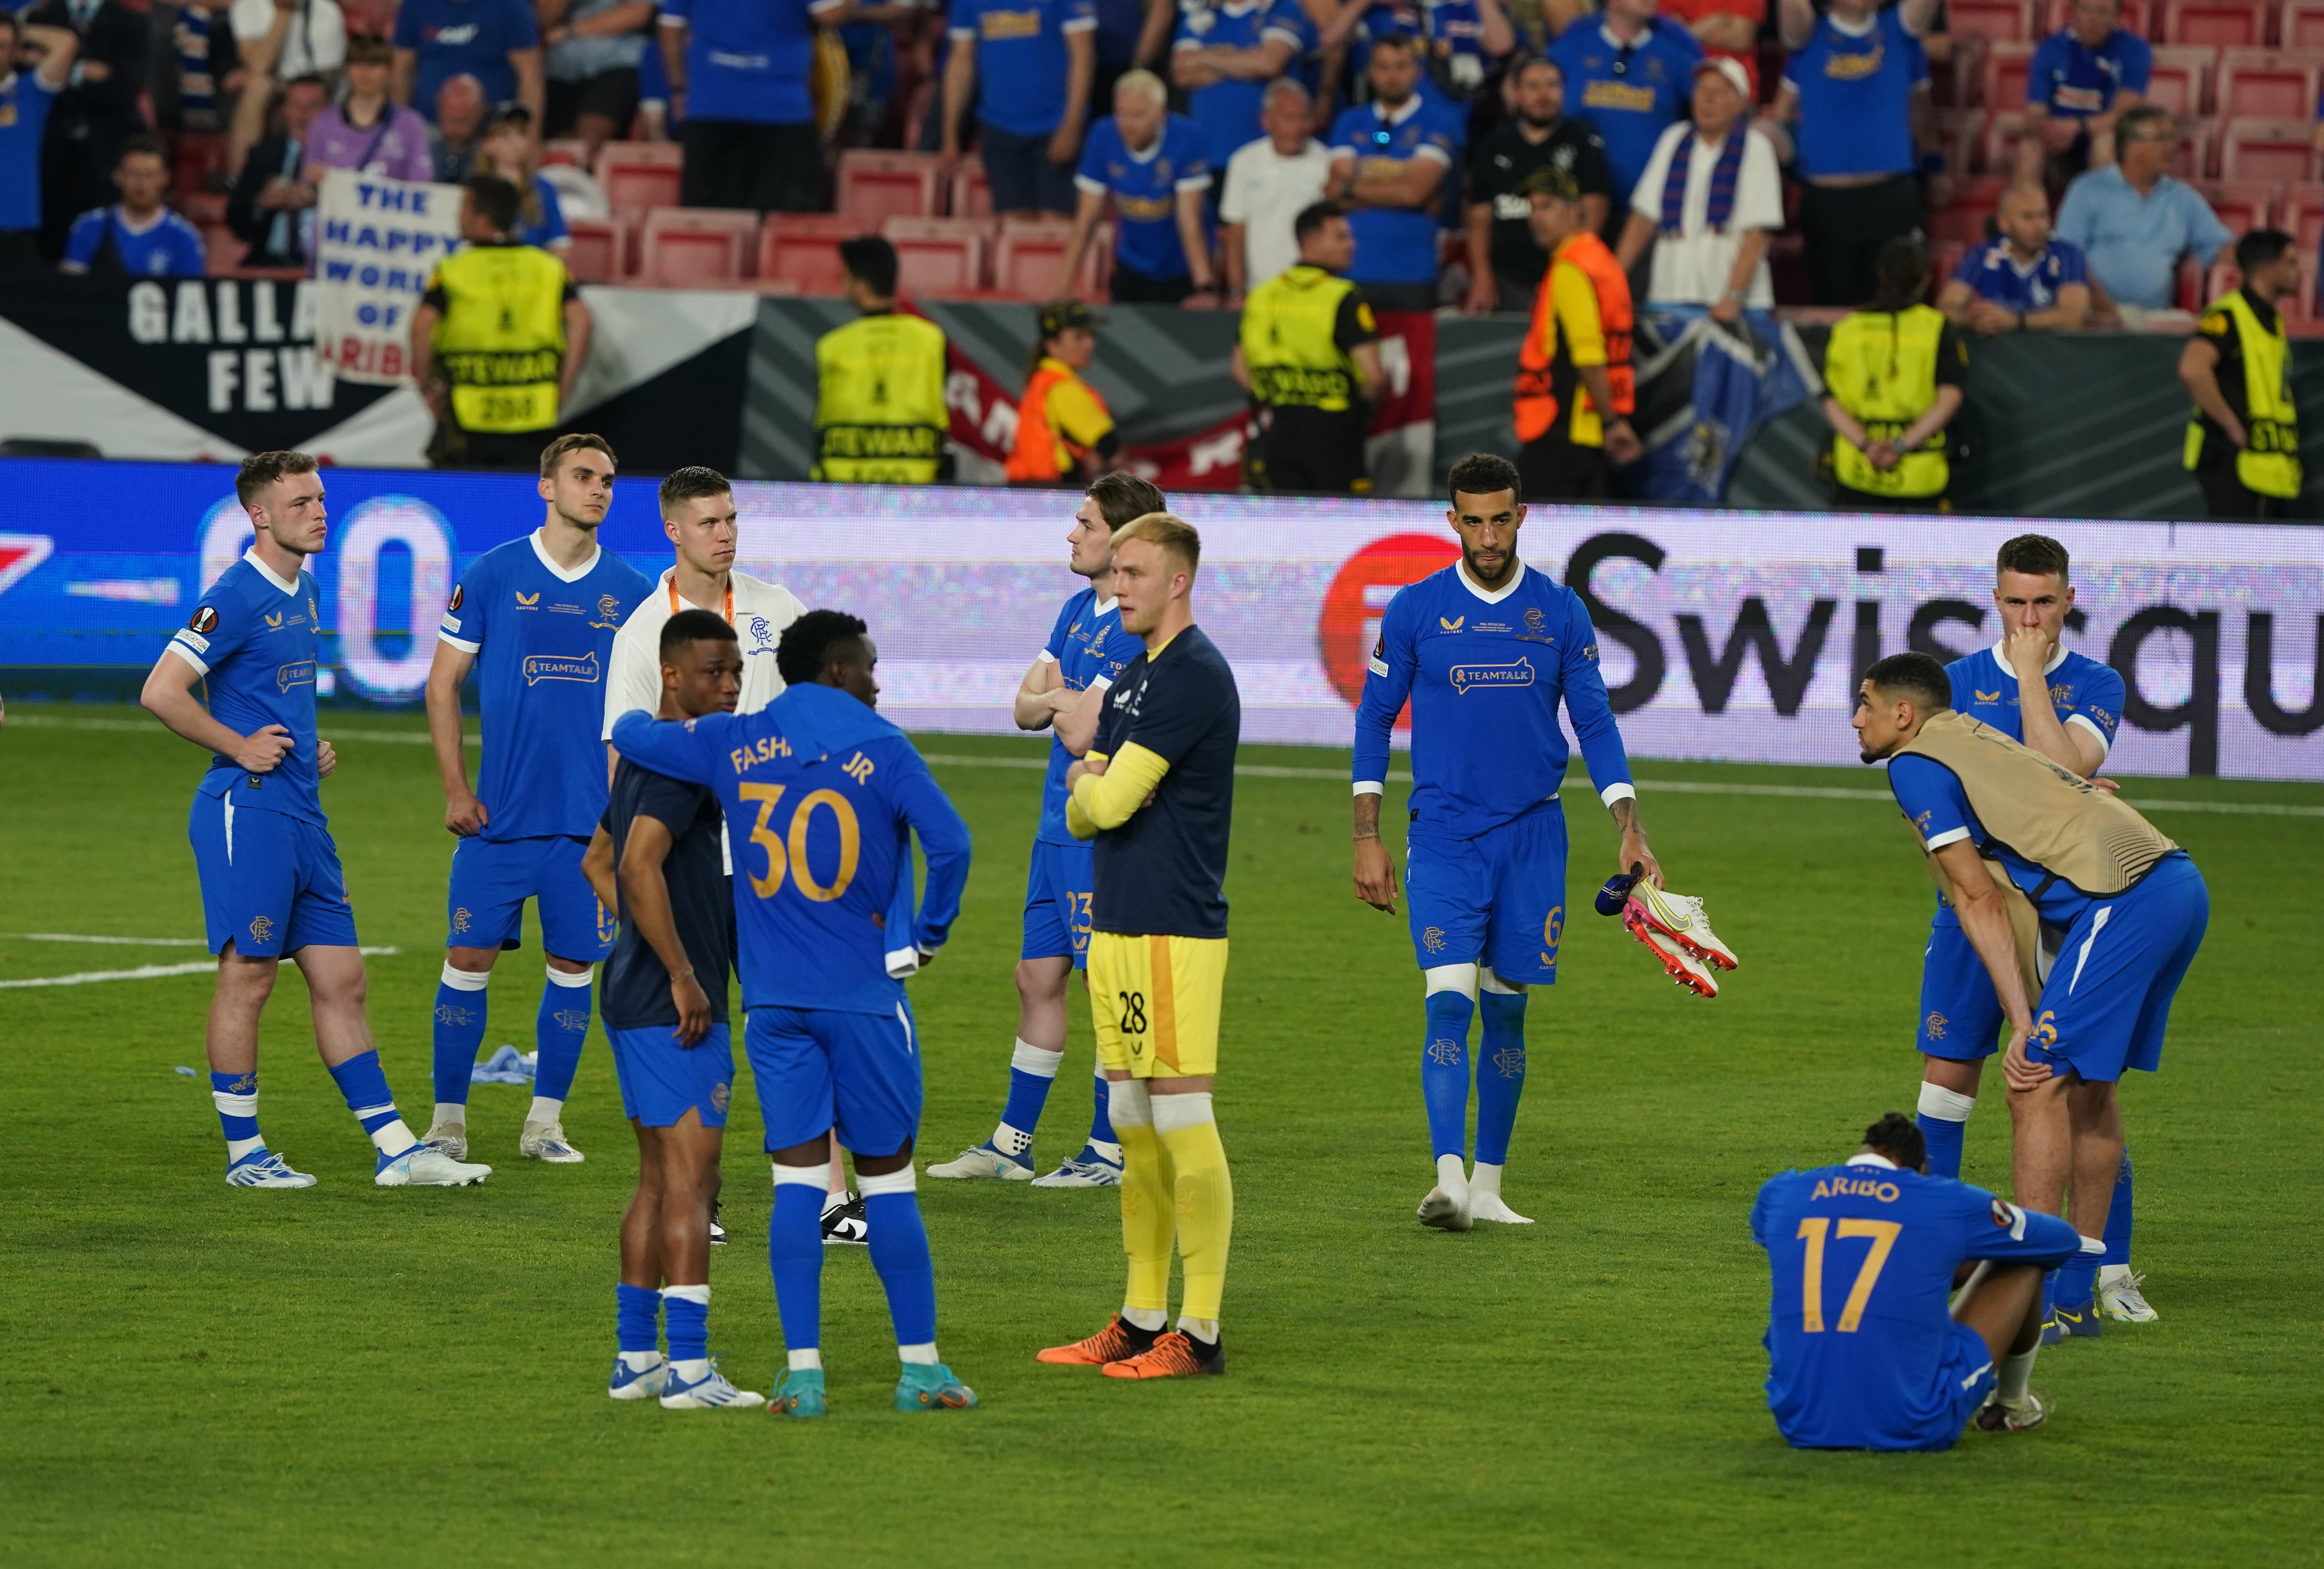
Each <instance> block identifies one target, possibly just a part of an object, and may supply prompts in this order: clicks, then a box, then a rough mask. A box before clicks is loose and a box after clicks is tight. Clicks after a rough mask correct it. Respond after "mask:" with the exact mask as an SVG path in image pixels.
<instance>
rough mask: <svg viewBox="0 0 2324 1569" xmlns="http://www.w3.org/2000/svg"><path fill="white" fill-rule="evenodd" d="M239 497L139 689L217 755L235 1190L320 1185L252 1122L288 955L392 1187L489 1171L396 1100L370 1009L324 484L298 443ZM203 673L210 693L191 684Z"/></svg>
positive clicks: (206, 810)
mask: <svg viewBox="0 0 2324 1569" xmlns="http://www.w3.org/2000/svg"><path fill="white" fill-rule="evenodd" d="M234 494H235V499H236V500H237V501H239V502H240V503H242V505H243V509H244V511H245V512H249V514H250V521H251V524H252V526H253V528H254V531H255V536H256V537H255V538H254V540H252V542H251V547H250V549H248V550H246V551H244V553H243V558H242V559H241V560H239V561H237V562H235V564H234V565H233V566H231V567H228V568H226V571H225V572H224V574H222V575H221V576H220V577H219V578H218V580H217V582H216V583H213V584H211V585H210V586H209V587H208V589H207V590H205V591H204V593H203V595H202V597H201V599H200V601H199V603H198V604H197V605H195V606H194V614H193V619H192V620H191V621H189V622H188V623H186V625H185V626H184V628H183V629H181V630H180V632H178V634H177V635H176V636H175V637H173V638H171V640H170V642H169V644H168V646H167V647H165V648H164V649H163V650H162V651H161V658H159V659H157V660H154V661H153V669H152V674H151V675H149V676H147V677H146V678H145V690H144V693H143V696H142V697H140V698H139V701H140V702H142V703H143V705H144V706H145V707H146V708H147V710H149V711H150V712H151V713H152V715H153V716H154V717H155V718H156V719H159V720H160V721H161V723H162V724H163V725H168V726H169V727H170V729H171V731H172V732H174V733H175V734H179V735H182V736H184V737H185V738H186V739H187V740H188V741H190V742H192V743H194V744H195V745H197V746H203V747H208V749H209V751H210V752H211V757H210V766H209V771H208V773H206V774H204V775H203V776H202V782H201V783H200V784H199V785H198V786H197V787H196V788H195V790H194V809H193V815H192V817H191V818H190V820H189V823H188V825H187V835H188V837H189V838H190V839H192V841H193V844H194V867H195V870H196V872H197V873H198V875H199V877H200V879H201V886H202V917H203V922H204V924H205V925H206V926H207V927H208V931H209V947H210V952H212V953H214V954H216V955H217V956H218V974H217V992H216V994H215V995H213V996H212V998H211V999H210V1016H209V1030H208V1044H209V1059H210V1100H211V1101H212V1103H215V1104H216V1105H217V1113H218V1121H219V1123H220V1125H221V1126H222V1127H223V1128H224V1130H225V1132H226V1181H227V1182H228V1183H229V1184H231V1185H232V1186H235V1187H312V1186H315V1179H314V1178H313V1177H309V1176H308V1175H307V1174H306V1173H305V1172H303V1171H293V1170H291V1168H290V1167H289V1166H287V1165H285V1164H284V1163H283V1160H282V1158H281V1156H279V1155H277V1154H275V1153H274V1152H273V1151H272V1150H270V1149H267V1147H266V1140H264V1139H263V1137H261V1136H260V1134H259V1131H258V1016H259V1014H260V1013H262V1012H263V1011H264V1010H265V1007H266V999H267V997H268V996H269V995H270V994H271V993H272V992H273V990H274V972H275V969H276V967H277V966H278V965H279V964H281V960H282V957H283V955H286V954H287V955H290V956H291V960H292V962H293V963H295V964H297V965H298V966H299V970H300V974H303V975H304V976H305V977H306V979H307V992H308V997H309V1006H310V1009H311V1011H312V1013H313V1016H314V1021H315V1049H316V1050H317V1051H318V1052H319V1053H320V1054H321V1056H322V1058H323V1066H325V1067H327V1068H329V1069H330V1070H331V1077H332V1078H333V1079H335V1080H337V1082H338V1086H339V1093H340V1094H343V1095H345V1096H346V1102H347V1110H349V1111H350V1112H354V1113H355V1120H356V1121H359V1122H361V1123H362V1124H363V1130H364V1132H365V1133H367V1134H369V1135H370V1136H371V1141H372V1143H373V1144H374V1145H375V1146H377V1148H378V1149H379V1165H378V1169H377V1170H376V1172H375V1173H374V1176H373V1178H372V1180H373V1181H374V1182H375V1183H377V1184H378V1185H379V1186H382V1187H462V1186H466V1185H468V1184H469V1183H473V1182H482V1181H483V1180H484V1178H485V1177H490V1176H491V1175H492V1171H493V1168H491V1167H489V1166H469V1165H466V1164H464V1163H462V1162H460V1161H458V1160H455V1159H452V1158H449V1157H447V1156H445V1155H443V1154H440V1153H438V1151H436V1150H433V1149H429V1148H427V1147H426V1146H424V1145H422V1144H421V1143H420V1141H419V1140H415V1139H414V1138H413V1137H412V1136H411V1131H410V1129H409V1128H406V1127H405V1126H404V1125H403V1119H402V1118H401V1117H400V1116H398V1115H397V1114H396V1111H395V1097H394V1096H392V1095H391V1094H388V1089H387V1075H386V1073H385V1072H384V1071H383V1070H382V1068H381V1067H380V1064H379V1051H378V1048H376V1047H374V1045H373V1044H372V1037H371V1021H370V1020H369V1019H367V1018H366V1017H364V962H363V955H362V954H361V953H360V952H359V951H358V950H357V948H356V946H355V916H354V914H353V912H352V911H351V910H350V909H349V907H348V900H347V888H346V879H345V878H344V877H343V876H342V875H341V873H340V871H339V849H338V846H337V844H333V843H332V842H331V835H330V829H329V827H328V826H327V825H326V823H325V821H324V818H323V806H322V799H321V790H320V785H321V781H322V780H325V779H327V778H328V777H330V774H331V771H332V770H333V769H334V768H336V767H337V763H338V760H337V757H336V756H334V755H333V753H332V752H331V746H330V743H328V742H327V741H324V740H322V739H321V738H320V737H318V735H317V734H316V733H315V660H316V656H317V653H318V650H319V647H320V642H321V637H320V630H321V627H320V623H321V621H322V615H321V613H320V611H319V610H318V606H317V594H316V588H315V579H314V577H312V576H311V575H310V574H309V572H308V571H307V569H306V562H307V558H308V557H309V556H313V555H317V554H318V553H320V551H321V550H322V549H323V545H324V542H325V540H326V538H327V535H328V533H329V514H328V512H327V511H326V510H325V508H324V505H323V480H322V475H320V474H319V473H318V472H317V469H316V466H315V460H314V459H313V458H311V457H308V456H307V455H306V454H305V453H303V452H258V453H253V454H252V455H251V456H250V457H246V458H244V460H243V464H242V469H241V472H240V473H238V474H236V475H235V478H234ZM196 681H206V682H207V683H208V697H209V704H208V707H207V708H206V707H204V706H203V705H202V703H201V701H200V700H199V699H198V698H197V697H195V696H194V694H193V685H194V683H195V682H196Z"/></svg>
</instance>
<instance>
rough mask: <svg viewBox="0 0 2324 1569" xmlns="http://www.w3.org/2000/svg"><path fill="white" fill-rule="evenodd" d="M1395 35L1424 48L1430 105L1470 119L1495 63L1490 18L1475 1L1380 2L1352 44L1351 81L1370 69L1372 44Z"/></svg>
mask: <svg viewBox="0 0 2324 1569" xmlns="http://www.w3.org/2000/svg"><path fill="white" fill-rule="evenodd" d="M1392 35H1398V36H1403V37H1407V38H1412V39H1416V40H1417V41H1418V42H1419V44H1420V47H1421V51H1422V54H1421V59H1422V60H1423V62H1424V63H1425V66H1426V68H1427V69H1425V70H1424V71H1423V72H1422V73H1421V77H1420V91H1421V93H1422V94H1423V95H1424V96H1425V97H1427V99H1428V101H1429V102H1431V103H1433V104H1434V105H1436V106H1439V107H1440V108H1443V107H1459V108H1462V110H1463V112H1464V115H1465V111H1466V106H1467V104H1468V101H1469V99H1470V98H1471V97H1473V96H1474V95H1475V93H1476V90H1477V88H1480V87H1481V86H1483V85H1484V80H1485V76H1486V73H1487V72H1488V71H1489V70H1490V69H1492V63H1493V60H1494V58H1495V57H1493V56H1491V55H1489V54H1487V53H1486V52H1485V15H1484V13H1483V12H1482V11H1480V10H1479V9H1478V8H1477V3H1476V0H1380V3H1379V4H1376V5H1373V7H1372V8H1371V10H1369V12H1367V13H1366V14H1365V15H1364V19H1363V20H1362V21H1361V22H1359V23H1356V31H1355V33H1354V35H1353V36H1352V37H1351V38H1350V39H1349V41H1348V68H1347V74H1348V76H1349V77H1350V78H1360V77H1361V76H1362V75H1363V74H1364V73H1365V71H1366V70H1368V69H1369V67H1370V60H1371V46H1372V42H1373V41H1374V40H1376V39H1381V38H1387V37H1390V36H1392ZM1448 83H1449V84H1450V88H1451V90H1450V91H1449V92H1448V91H1447V88H1446V84H1448Z"/></svg>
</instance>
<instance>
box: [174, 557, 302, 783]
mask: <svg viewBox="0 0 2324 1569" xmlns="http://www.w3.org/2000/svg"><path fill="white" fill-rule="evenodd" d="M318 602H319V595H318V593H317V591H316V588H315V579H314V577H313V576H312V575H311V574H309V573H307V572H304V571H301V572H300V574H299V577H298V579H297V581H295V582H286V581H284V580H283V579H282V578H281V577H276V576H275V575H274V571H273V569H272V568H270V567H268V566H267V565H266V564H265V563H263V562H262V561H261V560H259V559H258V557H257V555H256V554H255V553H254V552H251V551H245V552H244V554H243V558H242V559H241V560H239V561H236V562H235V564H234V565H233V566H231V567H229V568H226V570H225V571H224V572H223V573H221V574H220V575H219V577H218V580H217V582H216V583H213V584H211V585H210V586H209V588H208V591H207V592H205V593H204V594H203V595H202V596H201V599H200V600H199V601H198V603H197V604H196V605H195V606H194V614H193V619H192V620H190V621H189V622H188V623H186V624H185V625H184V626H182V627H180V628H179V629H178V633H177V635H176V636H175V637H174V638H172V639H171V642H170V647H171V651H173V652H174V653H176V654H177V655H178V656H179V657H180V659H183V660H185V661H186V662H187V663H188V664H189V665H191V666H193V667H194V669H198V670H199V671H200V672H201V673H202V675H203V676H204V677H205V678H206V680H207V684H208V691H209V705H210V717H211V718H213V719H216V720H217V722H218V723H219V724H221V725H225V726H226V728H227V729H229V730H231V731H234V732H235V733H236V734H241V735H248V734H251V733H252V732H253V731H256V730H263V729H264V728H265V727H266V726H267V725H281V726H282V727H283V728H284V729H286V730H288V731H289V732H290V733H291V750H290V751H289V752H286V753H285V754H284V755H283V758H282V761H280V762H278V763H276V764H275V765H274V769H273V771H272V772H271V773H250V772H247V771H244V769H243V768H242V766H241V765H240V764H238V763H236V762H235V761H234V759H232V758H230V757H217V756H212V757H211V759H210V771H209V772H208V773H207V774H205V775H203V776H202V782H201V793H202V794H203V795H206V796H209V797H211V798H225V799H226V800H230V801H232V802H233V803H234V804H235V807H237V808H249V809H252V810H255V811H262V812H281V813H283V814H285V815H287V816H290V817H300V818H304V819H305V820H306V821H308V822H309V823H320V822H321V821H322V820H323V802H322V798H321V796H320V794H319V793H318V787H319V786H320V784H321V777H320V776H319V775H318V773H317V772H316V771H315V763H316V756H317V748H318V743H317V740H316V736H315V659H316V655H317V653H318V651H319V649H320V646H321V633H320V631H319V630H318V621H319V619H320V612H319V611H318V608H317V607H318Z"/></svg>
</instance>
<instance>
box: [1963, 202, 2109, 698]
mask: <svg viewBox="0 0 2324 1569" xmlns="http://www.w3.org/2000/svg"><path fill="white" fill-rule="evenodd" d="M1953 278H1954V280H1955V281H1957V282H1961V283H1966V284H1968V285H1969V292H1970V293H1971V294H1974V295H1976V296H1977V297H1978V299H1979V300H1992V301H1993V302H1994V303H1995V304H1996V305H1998V306H2000V307H2001V308H2002V309H2004V310H2047V309H2050V308H2051V307H2052V306H2053V305H2055V304H2057V303H2058V291H2059V290H2061V289H2063V288H2064V287H2065V286H2066V285H2067V284H2069V283H2088V282H2089V281H2090V273H2089V263H2087V262H2086V261H2084V260H2083V257H2082V248H2081V247H2080V245H2075V244H2074V243H2073V242H2072V241H2070V240H2052V241H2051V242H2050V243H2049V244H2048V245H2044V246H2043V247H2042V254H2040V255H2038V256H2036V257H2034V258H2033V260H2032V261H2031V262H2025V263H2021V262H2019V261H2018V260H2017V254H2016V253H2015V252H2014V251H2012V250H2011V249H2010V248H2009V242H2008V241H2007V240H1988V241H1987V242H1986V243H1985V244H1984V245H1979V246H1978V248H1977V249H1975V250H1973V251H1971V252H1969V254H1967V255H1965V256H1963V257H1962V258H1961V260H1960V266H1958V267H1956V268H1954V269H1953ZM1979 717H1982V715H1979Z"/></svg>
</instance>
